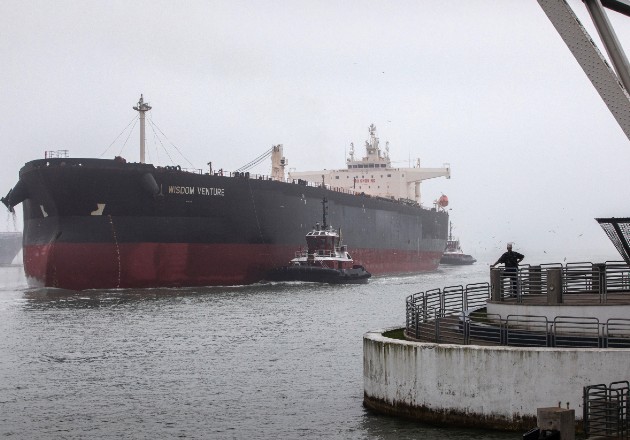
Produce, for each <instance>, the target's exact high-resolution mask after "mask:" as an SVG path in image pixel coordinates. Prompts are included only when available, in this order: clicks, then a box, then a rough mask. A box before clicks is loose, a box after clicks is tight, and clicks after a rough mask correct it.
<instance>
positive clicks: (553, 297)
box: [547, 268, 562, 304]
mask: <svg viewBox="0 0 630 440" xmlns="http://www.w3.org/2000/svg"><path fill="white" fill-rule="evenodd" d="M547 304H562V269H560V268H553V269H548V270H547Z"/></svg>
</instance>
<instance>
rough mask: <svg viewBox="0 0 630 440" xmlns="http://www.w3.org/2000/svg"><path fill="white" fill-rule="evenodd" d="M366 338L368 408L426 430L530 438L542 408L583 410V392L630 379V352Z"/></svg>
mask: <svg viewBox="0 0 630 440" xmlns="http://www.w3.org/2000/svg"><path fill="white" fill-rule="evenodd" d="M392 330H394V329H393V328H392V329H380V330H374V331H370V332H368V333H366V334H365V335H364V337H363V382H364V405H365V406H366V407H367V408H371V409H375V410H378V411H379V412H382V413H387V414H391V415H397V416H403V417H409V418H413V419H416V420H420V421H424V422H434V423H436V422H437V423H440V424H446V423H448V424H449V425H459V426H466V427H477V428H491V429H506V430H516V431H522V432H525V431H527V430H529V429H531V428H533V427H536V426H537V424H536V416H537V408H544V407H552V406H556V405H557V404H558V402H563V405H565V406H566V404H567V403H568V404H569V407H570V408H573V409H575V413H576V429H578V430H581V423H580V422H581V419H582V388H583V387H584V386H585V385H588V384H598V383H611V382H614V381H617V380H620V379H622V378H628V377H630V363H629V362H628V359H630V349H626V348H617V349H603V348H592V349H589V348H575V349H574V348H547V347H509V346H479V345H456V344H435V343H426V342H415V341H406V340H400V339H392V338H389V337H387V336H385V335H384V333H386V332H387V331H392Z"/></svg>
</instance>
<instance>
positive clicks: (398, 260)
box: [24, 243, 441, 290]
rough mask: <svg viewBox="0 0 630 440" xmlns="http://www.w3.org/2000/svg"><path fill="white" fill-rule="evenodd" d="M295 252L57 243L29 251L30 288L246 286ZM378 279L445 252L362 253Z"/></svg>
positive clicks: (418, 267) (427, 266)
mask: <svg viewBox="0 0 630 440" xmlns="http://www.w3.org/2000/svg"><path fill="white" fill-rule="evenodd" d="M295 250H296V249H295V248H294V247H290V246H278V245H273V246H272V245H264V244H180V243H120V244H118V245H113V244H101V243H55V244H53V245H31V246H26V247H25V248H24V269H25V272H26V276H27V278H28V280H29V284H31V285H34V286H48V287H63V288H66V289H72V290H84V289H104V288H105V289H106V288H147V287H155V286H156V285H159V286H163V287H186V286H216V285H242V284H250V283H254V282H258V281H261V280H263V279H264V278H265V275H266V273H267V272H268V271H269V270H270V269H272V268H274V267H278V266H281V265H284V264H286V263H287V262H288V261H289V259H290V258H291V257H293V254H294V252H295ZM352 254H353V257H354V260H355V263H358V264H363V265H365V266H366V267H367V268H369V271H370V272H371V273H372V274H374V275H379V274H397V273H398V274H400V273H411V272H422V271H430V270H435V269H436V268H437V266H438V263H439V260H440V256H441V253H439V252H421V253H418V252H413V251H406V252H405V251H400V250H396V251H392V250H385V249H378V250H377V249H356V250H354V251H353V253H352Z"/></svg>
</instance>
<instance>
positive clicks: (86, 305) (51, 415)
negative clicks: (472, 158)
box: [0, 263, 521, 439]
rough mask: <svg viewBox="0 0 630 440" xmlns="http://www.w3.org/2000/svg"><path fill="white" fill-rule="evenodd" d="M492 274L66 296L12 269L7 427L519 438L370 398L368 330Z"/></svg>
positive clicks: (477, 269)
mask: <svg viewBox="0 0 630 440" xmlns="http://www.w3.org/2000/svg"><path fill="white" fill-rule="evenodd" d="M487 280H488V266H487V264H480V263H478V264H475V265H473V266H468V267H446V268H441V269H439V270H438V271H437V272H434V273H429V274H420V275H414V276H402V277H382V278H381V277H377V278H373V279H371V280H370V283H369V284H367V285H358V286H329V285H320V284H299V283H285V284H281V283H278V284H266V285H262V284H261V285H253V286H242V287H229V288H225V287H222V288H194V289H147V290H106V291H86V292H67V291H55V290H31V289H28V288H27V287H26V286H25V281H24V277H23V274H22V267H21V266H12V267H2V268H0V286H2V287H1V288H0V289H1V290H0V434H2V435H3V436H4V437H6V438H15V439H50V438H60V439H83V438H87V439H104V438H151V439H153V438H193V439H197V438H198V439H203V438H208V439H274V438H282V439H294V438H300V439H319V438H340V439H417V438H434V439H442V438H450V439H470V438H492V439H508V438H509V439H514V438H520V436H521V433H502V432H484V431H471V430H461V429H454V428H450V429H449V428H445V427H440V428H437V427H432V426H428V425H423V424H420V423H417V422H413V421H408V420H402V419H398V418H392V417H387V416H382V415H378V414H374V413H372V412H369V411H367V410H366V409H365V408H364V407H363V405H362V402H363V361H362V349H363V345H362V336H363V334H364V333H365V332H367V331H369V330H374V329H378V328H385V327H392V326H399V327H402V326H404V322H405V297H406V296H407V295H409V294H411V293H415V292H418V291H423V290H427V289H432V288H436V287H444V286H449V285H457V284H462V285H465V284H467V283H472V282H485V281H487ZM448 367H449V368H457V366H456V365H453V366H448ZM481 373H482V372H480V374H481Z"/></svg>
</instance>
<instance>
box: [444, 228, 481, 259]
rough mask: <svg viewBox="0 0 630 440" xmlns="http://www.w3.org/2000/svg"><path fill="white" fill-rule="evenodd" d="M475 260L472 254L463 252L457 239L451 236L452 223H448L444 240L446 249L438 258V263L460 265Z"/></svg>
mask: <svg viewBox="0 0 630 440" xmlns="http://www.w3.org/2000/svg"><path fill="white" fill-rule="evenodd" d="M476 261H477V260H476V259H475V258H474V257H473V256H472V255H468V254H465V253H464V251H463V250H462V248H461V246H460V245H459V240H458V239H454V238H453V223H451V224H450V229H449V233H448V240H447V241H446V249H444V254H443V255H442V258H441V259H440V264H450V265H457V266H462V265H466V264H473V263H474V262H476Z"/></svg>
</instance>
